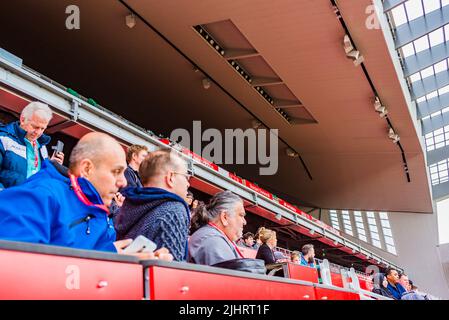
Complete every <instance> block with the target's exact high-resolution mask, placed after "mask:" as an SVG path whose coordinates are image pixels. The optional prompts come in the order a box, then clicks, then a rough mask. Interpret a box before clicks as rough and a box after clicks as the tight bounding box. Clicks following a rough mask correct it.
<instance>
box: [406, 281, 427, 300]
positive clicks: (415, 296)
mask: <svg viewBox="0 0 449 320" xmlns="http://www.w3.org/2000/svg"><path fill="white" fill-rule="evenodd" d="M408 282H409V290H407V292H404V293H403V294H402V297H401V300H431V298H430V297H429V296H428V295H427V294H426V293H424V292H419V291H418V287H417V286H415V285H414V284H413V281H412V280H409V281H408Z"/></svg>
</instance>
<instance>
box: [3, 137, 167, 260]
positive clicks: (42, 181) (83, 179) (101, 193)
mask: <svg viewBox="0 0 449 320" xmlns="http://www.w3.org/2000/svg"><path fill="white" fill-rule="evenodd" d="M125 167H126V162H125V153H124V152H123V149H122V147H121V146H120V144H119V143H118V142H117V141H116V140H115V139H113V138H112V137H110V136H108V135H106V134H104V133H98V132H92V133H88V134H86V135H85V136H84V137H82V138H81V139H80V141H79V142H78V143H77V144H76V146H75V147H74V149H73V151H72V153H71V156H70V165H69V169H68V170H67V168H65V167H63V166H62V165H60V164H59V163H57V162H54V163H52V162H50V161H49V160H45V161H44V162H43V163H42V169H41V170H40V171H39V172H38V173H36V174H34V175H33V176H32V177H30V179H28V180H27V181H26V183H24V184H22V185H20V186H16V187H14V188H10V189H6V190H4V191H2V192H0V224H1V225H2V227H1V228H0V238H1V239H6V240H13V241H24V242H33V243H42V244H50V245H57V246H66V247H72V248H79V249H89V250H100V251H111V252H118V253H123V252H122V251H123V248H125V247H126V246H128V245H129V244H130V243H131V241H132V240H131V239H125V240H123V241H115V238H116V234H115V230H114V227H113V225H112V223H111V221H110V220H109V219H108V213H109V210H108V206H109V205H110V203H111V201H112V198H113V196H114V194H115V193H116V192H117V191H118V189H119V188H121V187H123V186H125V185H126V180H125V177H124V175H123V171H124V170H125ZM11 199H14V201H11ZM114 241H115V242H114ZM138 256H139V257H141V258H154V257H157V256H158V257H160V258H161V259H164V260H171V259H172V258H173V257H172V256H171V255H170V254H169V253H168V251H167V250H166V249H161V250H159V251H157V252H156V253H141V254H138Z"/></svg>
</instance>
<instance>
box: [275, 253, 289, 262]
mask: <svg viewBox="0 0 449 320" xmlns="http://www.w3.org/2000/svg"><path fill="white" fill-rule="evenodd" d="M273 253H274V258H275V259H276V262H277V263H280V262H289V261H290V258H288V257H287V256H286V255H285V254H284V253H283V252H281V251H273Z"/></svg>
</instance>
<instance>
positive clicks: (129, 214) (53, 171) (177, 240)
mask: <svg viewBox="0 0 449 320" xmlns="http://www.w3.org/2000/svg"><path fill="white" fill-rule="evenodd" d="M51 118H52V112H51V109H50V108H49V107H48V106H47V105H45V104H43V103H40V102H31V103H30V104H29V105H28V106H26V107H25V108H24V109H23V111H22V113H21V115H20V120H19V121H15V122H12V123H10V124H7V125H4V126H0V189H1V190H2V191H1V192H0V225H1V226H2V227H1V228H0V239H4V240H13V241H25V242H33V243H42V244H51V245H58V246H66V247H72V248H79V249H89V250H100V251H110V252H117V253H119V254H124V252H123V250H124V248H126V247H127V246H128V245H129V244H130V243H131V242H132V239H134V238H136V237H137V236H139V235H143V236H145V237H147V238H148V239H150V240H152V241H153V242H154V243H155V244H156V245H157V250H156V251H154V252H138V253H134V254H135V255H137V256H138V257H139V258H141V259H162V260H167V261H172V260H175V261H188V262H191V263H196V264H203V265H212V266H213V265H216V264H219V263H222V262H224V261H230V260H234V259H241V258H244V256H243V254H242V252H241V251H242V250H241V248H242V247H244V248H251V249H254V250H257V254H256V259H261V260H263V261H264V262H265V264H266V265H270V264H275V263H277V262H280V261H291V262H292V263H297V264H301V265H305V266H309V267H314V268H318V266H317V264H316V263H315V250H314V247H313V245H312V244H306V245H304V246H303V247H302V249H301V252H299V251H293V252H292V253H291V255H290V256H289V257H286V256H285V255H283V254H282V253H280V252H278V251H276V250H275V248H276V245H277V237H276V232H275V231H273V230H270V229H267V228H265V227H261V228H259V230H258V231H257V233H256V234H253V233H251V232H246V233H245V234H243V229H244V227H245V225H246V220H245V214H246V213H245V209H244V205H243V200H242V199H241V198H240V197H239V196H237V195H236V194H234V193H232V192H230V191H222V192H218V193H216V194H215V195H213V196H212V197H211V198H210V199H209V201H208V202H207V203H204V202H202V201H199V200H197V199H194V196H193V194H192V192H190V191H189V190H188V189H189V186H190V184H189V181H190V177H191V175H190V173H189V171H188V166H187V163H186V161H185V160H184V159H183V158H182V157H181V156H179V155H178V154H177V153H176V152H173V151H172V150H171V149H168V148H167V149H164V148H163V149H160V150H156V151H151V152H150V151H149V150H148V149H147V147H145V146H140V145H134V146H131V147H129V148H128V150H127V153H125V151H124V150H123V148H122V146H121V145H120V144H119V143H118V141H117V140H115V139H114V138H112V137H111V136H109V135H107V134H104V133H99V132H91V133H88V134H86V135H85V136H83V137H82V138H81V139H80V140H79V141H78V143H77V144H76V145H75V147H74V148H73V150H72V151H71V155H70V159H69V161H68V166H67V167H66V166H64V165H63V162H64V154H63V153H62V152H55V153H54V154H53V155H52V156H51V157H50V158H49V157H48V152H47V149H46V145H48V143H49V142H50V137H48V136H47V135H45V134H43V132H44V130H45V129H46V127H47V126H48V124H49V122H50V120H51ZM11 200H12V201H11ZM239 246H240V249H239ZM374 286H375V288H374V289H373V292H375V293H377V294H380V295H383V296H386V297H390V298H393V299H417V298H421V297H423V298H424V297H425V296H424V295H422V294H420V293H419V292H418V291H417V288H416V287H415V286H413V284H412V283H411V281H409V280H408V279H407V276H406V275H405V274H401V275H398V272H397V270H394V269H391V268H390V269H388V270H387V272H386V273H385V274H377V275H376V276H375V277H374Z"/></svg>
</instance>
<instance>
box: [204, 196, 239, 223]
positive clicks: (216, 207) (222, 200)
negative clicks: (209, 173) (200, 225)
mask: <svg viewBox="0 0 449 320" xmlns="http://www.w3.org/2000/svg"><path fill="white" fill-rule="evenodd" d="M238 203H243V200H242V198H240V197H239V196H238V195H236V194H234V193H232V192H231V191H221V192H218V193H216V194H215V195H214V196H213V197H212V198H211V199H210V201H209V203H208V204H207V206H206V209H207V213H208V216H209V220H211V221H214V220H216V219H217V218H218V217H220V213H221V212H222V211H226V212H228V213H229V214H231V215H233V214H234V209H235V206H236V204H238Z"/></svg>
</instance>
